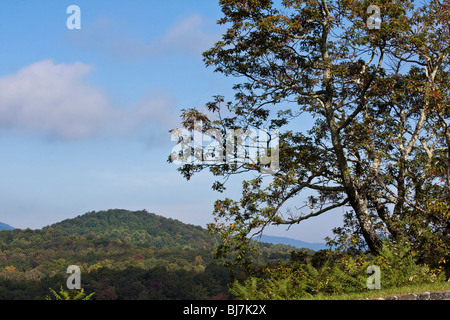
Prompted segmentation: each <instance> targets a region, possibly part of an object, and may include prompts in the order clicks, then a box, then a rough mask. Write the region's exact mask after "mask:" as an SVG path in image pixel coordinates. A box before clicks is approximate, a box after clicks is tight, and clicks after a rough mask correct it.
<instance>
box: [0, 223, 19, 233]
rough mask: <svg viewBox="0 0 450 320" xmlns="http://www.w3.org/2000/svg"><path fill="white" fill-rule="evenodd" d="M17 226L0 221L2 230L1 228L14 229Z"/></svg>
mask: <svg viewBox="0 0 450 320" xmlns="http://www.w3.org/2000/svg"><path fill="white" fill-rule="evenodd" d="M14 229H15V228H14V227H12V226H10V225H9V224H6V223H3V222H0V231H1V230H14Z"/></svg>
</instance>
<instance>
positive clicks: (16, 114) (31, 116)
mask: <svg viewBox="0 0 450 320" xmlns="http://www.w3.org/2000/svg"><path fill="white" fill-rule="evenodd" d="M92 70H93V67H92V66H90V65H87V64H84V63H81V62H77V63H74V64H55V63H54V62H53V61H51V60H44V61H40V62H36V63H34V64H31V65H29V66H26V67H24V68H22V69H21V70H19V71H18V72H17V73H15V74H12V75H7V76H4V77H1V78H0V130H13V131H19V132H25V133H28V134H38V135H44V136H48V137H52V138H58V139H66V140H67V139H86V138H91V137H96V136H101V135H106V134H109V135H111V134H112V135H119V136H120V135H127V136H130V135H132V134H135V133H136V132H139V130H140V128H143V127H147V126H149V125H150V126H152V127H153V130H156V131H158V130H159V131H161V133H160V134H161V135H163V133H162V131H164V133H165V135H167V136H168V137H169V138H167V137H166V138H167V140H168V141H170V135H169V134H168V133H167V131H168V130H169V129H172V126H173V125H174V124H175V123H176V119H178V115H177V112H176V110H175V109H174V106H175V104H176V101H175V99H174V98H172V97H170V95H168V94H162V93H161V92H156V91H154V90H153V91H149V94H147V95H146V96H144V97H142V98H141V99H140V100H138V102H137V103H135V104H134V105H132V106H131V107H129V108H125V109H121V108H118V107H117V106H114V105H113V104H112V103H111V101H110V99H109V98H108V96H107V94H106V93H105V92H103V91H102V90H100V89H99V88H96V87H95V86H93V85H91V84H89V83H87V82H86V81H85V79H84V78H85V76H86V75H88V74H89V73H90V72H91V71H92ZM153 134H154V133H153Z"/></svg>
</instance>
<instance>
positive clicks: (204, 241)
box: [44, 209, 218, 248]
mask: <svg viewBox="0 0 450 320" xmlns="http://www.w3.org/2000/svg"><path fill="white" fill-rule="evenodd" d="M49 229H52V230H56V231H59V232H61V233H62V234H64V235H71V234H78V235H81V236H88V235H92V234H95V235H96V236H97V237H98V238H99V239H104V240H105V241H109V240H110V239H113V240H116V241H119V240H120V241H121V242H126V243H134V244H137V245H143V246H153V247H157V248H162V247H164V246H166V247H181V248H184V247H189V248H204V247H211V246H213V245H217V243H218V238H216V237H212V236H211V235H210V234H209V233H208V232H207V231H206V230H205V229H203V228H202V227H200V226H194V225H190V224H185V223H183V222H181V221H178V220H174V219H170V218H165V217H162V216H158V215H156V214H153V213H149V212H147V211H146V210H142V211H128V210H120V209H115V210H108V211H99V212H88V213H86V214H84V215H81V216H78V217H76V218H74V219H67V220H64V221H62V222H59V223H56V224H53V225H51V226H49V227H46V228H44V230H49Z"/></svg>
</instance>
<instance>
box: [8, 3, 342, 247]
mask: <svg viewBox="0 0 450 320" xmlns="http://www.w3.org/2000/svg"><path fill="white" fill-rule="evenodd" d="M73 4H75V5H77V6H79V7H80V9H81V29H80V30H69V29H68V28H67V26H66V21H67V19H68V18H69V17H70V14H67V13H66V10H67V8H68V7H69V6H70V5H73ZM220 17H221V11H220V7H219V5H218V1H214V0H200V1H178V0H176V1H175V0H171V1H152V0H145V1H144V0H131V1H106V0H95V1H92V0H91V1H83V0H71V1H61V0H35V1H20V0H15V1H2V2H1V4H0V146H1V149H0V155H1V157H0V179H1V180H0V203H1V206H0V221H2V222H5V223H8V224H10V225H12V226H14V227H17V228H27V227H29V228H32V229H34V228H41V227H43V226H46V225H49V224H52V223H55V222H58V221H61V220H63V219H66V218H72V217H75V216H77V215H80V214H83V213H85V212H88V211H93V210H106V209H111V208H123V209H129V210H139V209H146V210H148V211H149V212H154V213H157V214H160V215H163V216H166V217H172V218H175V219H179V220H181V221H183V222H186V223H192V224H196V225H202V226H205V225H206V224H207V223H208V222H211V221H212V215H211V212H212V207H213V203H214V200H215V199H217V198H223V197H224V196H233V197H234V198H237V197H238V196H239V188H240V179H241V178H239V177H236V178H235V179H233V180H231V181H230V184H229V186H230V187H231V188H229V191H228V193H226V194H224V195H223V194H218V193H216V192H213V191H212V190H211V185H212V182H213V178H212V176H211V175H209V174H208V173H206V172H205V173H202V174H199V175H197V176H194V178H193V179H192V180H191V181H189V182H187V181H185V180H184V179H183V178H182V177H181V175H180V174H179V173H178V172H177V171H176V166H175V165H173V164H168V163H167V162H166V159H167V157H168V155H169V154H170V152H171V150H172V148H173V147H174V142H172V141H171V136H170V134H169V132H168V130H170V129H173V128H176V127H178V126H179V125H178V123H179V115H180V110H181V109H183V108H189V107H194V106H195V107H199V108H201V107H202V106H203V105H204V104H205V103H206V102H208V101H210V100H211V97H212V96H213V95H217V94H222V95H225V96H227V97H231V95H232V91H231V86H232V84H233V82H234V81H236V80H235V79H230V78H226V77H224V76H223V75H221V74H217V73H214V72H213V69H212V68H206V67H205V66H204V63H203V62H202V56H201V53H202V52H203V51H205V50H206V49H208V48H209V47H210V46H212V45H213V44H214V42H215V41H217V40H219V39H220V36H221V33H222V32H223V31H224V29H223V26H219V25H217V24H216V21H217V20H218V19H219V18H220ZM340 220H341V218H340V213H339V212H337V213H330V214H328V215H325V216H323V217H318V218H316V219H315V220H311V221H308V222H306V223H305V224H302V225H301V226H295V227H292V228H291V230H290V231H289V232H288V233H286V232H284V229H272V230H270V231H269V232H268V234H272V235H281V236H289V237H292V238H296V239H300V240H304V241H310V242H320V241H322V239H323V238H324V237H325V236H327V235H330V230H331V228H332V227H333V226H335V225H336V223H340Z"/></svg>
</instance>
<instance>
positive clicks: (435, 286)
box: [311, 282, 450, 300]
mask: <svg viewBox="0 0 450 320" xmlns="http://www.w3.org/2000/svg"><path fill="white" fill-rule="evenodd" d="M427 291H432V292H442V291H450V282H435V283H427V284H416V285H410V286H404V287H399V288H389V289H383V288H381V289H380V290H369V289H367V292H362V293H348V294H339V295H320V294H319V295H317V296H314V297H312V298H311V300H366V299H376V298H387V297H392V296H398V295H403V294H409V293H423V292H427Z"/></svg>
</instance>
